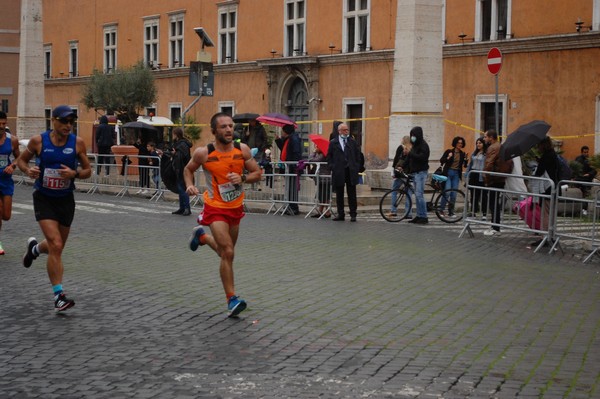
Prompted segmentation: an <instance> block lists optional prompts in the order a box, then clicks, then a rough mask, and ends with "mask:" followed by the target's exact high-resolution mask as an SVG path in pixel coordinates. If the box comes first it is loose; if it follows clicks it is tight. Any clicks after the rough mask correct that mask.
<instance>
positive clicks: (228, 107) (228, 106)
mask: <svg viewBox="0 0 600 399" xmlns="http://www.w3.org/2000/svg"><path fill="white" fill-rule="evenodd" d="M234 108H235V102H233V101H219V110H220V111H221V112H224V113H226V114H227V115H229V116H233V115H234V112H233V110H234Z"/></svg>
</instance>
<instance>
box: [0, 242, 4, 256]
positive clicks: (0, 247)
mask: <svg viewBox="0 0 600 399" xmlns="http://www.w3.org/2000/svg"><path fill="white" fill-rule="evenodd" d="M0 255H4V248H2V243H1V242H0Z"/></svg>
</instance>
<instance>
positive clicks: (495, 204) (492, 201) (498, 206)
mask: <svg viewBox="0 0 600 399" xmlns="http://www.w3.org/2000/svg"><path fill="white" fill-rule="evenodd" d="M488 187H494V188H504V183H493V184H490V185H489V186H488ZM501 202H502V193H501V192H500V191H490V192H489V194H488V204H489V205H488V209H489V211H490V213H491V214H492V223H498V224H499V223H500V215H501V213H502V203H501ZM492 228H493V229H494V230H496V231H500V227H498V226H493V227H492Z"/></svg>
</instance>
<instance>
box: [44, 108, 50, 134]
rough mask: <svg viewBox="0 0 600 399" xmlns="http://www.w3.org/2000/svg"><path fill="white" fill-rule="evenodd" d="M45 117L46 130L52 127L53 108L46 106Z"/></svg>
mask: <svg viewBox="0 0 600 399" xmlns="http://www.w3.org/2000/svg"><path fill="white" fill-rule="evenodd" d="M44 117H45V119H46V130H51V129H52V109H51V108H45V109H44Z"/></svg>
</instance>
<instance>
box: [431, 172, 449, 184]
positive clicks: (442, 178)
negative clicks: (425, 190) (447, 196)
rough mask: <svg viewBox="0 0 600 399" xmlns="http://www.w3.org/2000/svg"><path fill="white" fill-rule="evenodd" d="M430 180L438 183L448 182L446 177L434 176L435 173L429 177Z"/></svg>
mask: <svg viewBox="0 0 600 399" xmlns="http://www.w3.org/2000/svg"><path fill="white" fill-rule="evenodd" d="M431 179H432V180H435V181H439V182H440V183H443V182H445V181H446V180H448V176H444V175H436V174H435V173H434V174H432V175H431Z"/></svg>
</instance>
